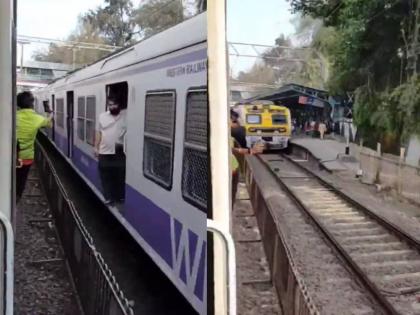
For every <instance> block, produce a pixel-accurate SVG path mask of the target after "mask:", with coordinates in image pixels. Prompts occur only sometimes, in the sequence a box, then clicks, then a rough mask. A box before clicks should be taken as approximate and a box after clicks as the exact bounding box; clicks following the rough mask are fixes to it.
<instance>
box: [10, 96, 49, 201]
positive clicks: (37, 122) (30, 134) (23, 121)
mask: <svg viewBox="0 0 420 315" xmlns="http://www.w3.org/2000/svg"><path fill="white" fill-rule="evenodd" d="M34 101H35V98H34V96H33V95H32V93H31V92H29V91H25V92H21V93H19V94H18V95H17V106H18V110H17V112H16V140H17V147H18V152H17V154H18V161H19V165H18V167H17V168H16V201H17V202H19V200H20V198H21V197H22V194H23V191H24V190H25V186H26V180H27V178H28V174H29V171H30V169H31V166H32V164H33V162H34V156H35V139H36V135H37V134H38V130H39V129H41V128H43V127H51V126H52V113H49V114H48V117H44V116H42V115H39V114H37V113H36V112H35V110H34Z"/></svg>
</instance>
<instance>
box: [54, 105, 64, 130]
mask: <svg viewBox="0 0 420 315" xmlns="http://www.w3.org/2000/svg"><path fill="white" fill-rule="evenodd" d="M55 121H56V123H57V126H58V127H61V128H64V99H63V98H57V100H56V101H55Z"/></svg>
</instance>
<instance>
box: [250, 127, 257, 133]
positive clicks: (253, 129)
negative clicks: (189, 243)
mask: <svg viewBox="0 0 420 315" xmlns="http://www.w3.org/2000/svg"><path fill="white" fill-rule="evenodd" d="M248 131H249V132H255V131H257V129H256V128H248Z"/></svg>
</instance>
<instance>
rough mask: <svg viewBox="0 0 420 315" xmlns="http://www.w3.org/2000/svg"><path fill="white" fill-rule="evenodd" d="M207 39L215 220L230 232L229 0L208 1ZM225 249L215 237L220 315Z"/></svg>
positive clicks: (223, 306)
mask: <svg viewBox="0 0 420 315" xmlns="http://www.w3.org/2000/svg"><path fill="white" fill-rule="evenodd" d="M207 42H208V63H209V66H208V91H209V115H210V132H209V136H210V161H211V187H212V208H213V209H212V210H213V218H212V219H213V220H214V221H215V222H216V223H217V224H218V226H220V227H221V228H224V229H225V230H226V231H230V226H231V224H230V222H231V211H230V208H231V202H230V200H231V196H230V195H231V180H226V179H230V177H231V172H230V148H229V134H230V133H229V115H228V107H229V106H228V104H229V103H228V91H227V86H228V81H227V53H226V52H227V44H226V2H225V0H211V1H208V2H207ZM223 248H224V244H223V242H222V241H221V240H220V239H219V238H214V248H213V253H214V274H213V277H214V312H215V314H217V315H223V314H227V313H228V309H227V296H228V294H227V286H226V284H227V282H228V281H227V272H226V259H227V257H226V252H225V250H223ZM209 302H211V301H208V303H209ZM232 315H234V314H232ZM235 315H236V314H235Z"/></svg>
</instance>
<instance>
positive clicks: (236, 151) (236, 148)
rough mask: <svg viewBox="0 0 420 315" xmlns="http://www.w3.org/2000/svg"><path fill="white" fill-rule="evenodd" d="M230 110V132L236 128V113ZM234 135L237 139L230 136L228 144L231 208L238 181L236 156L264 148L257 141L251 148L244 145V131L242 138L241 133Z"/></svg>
mask: <svg viewBox="0 0 420 315" xmlns="http://www.w3.org/2000/svg"><path fill="white" fill-rule="evenodd" d="M235 114H236V113H235V112H234V111H233V110H231V115H230V125H231V132H232V128H236V126H237V118H238V116H237V114H236V115H235ZM236 136H237V137H238V140H239V141H237V140H236V138H234V137H233V136H231V138H230V144H231V150H232V153H231V154H232V156H231V163H232V165H231V167H232V209H233V206H234V204H235V199H236V193H237V190H238V183H239V171H240V168H239V161H238V157H240V156H241V155H242V156H243V155H248V154H261V153H263V151H264V149H265V145H264V144H263V143H260V142H257V143H256V144H254V146H253V147H252V148H247V147H246V140H245V133H244V134H243V138H242V134H240V135H238V134H236ZM241 143H242V144H245V145H244V146H241Z"/></svg>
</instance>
